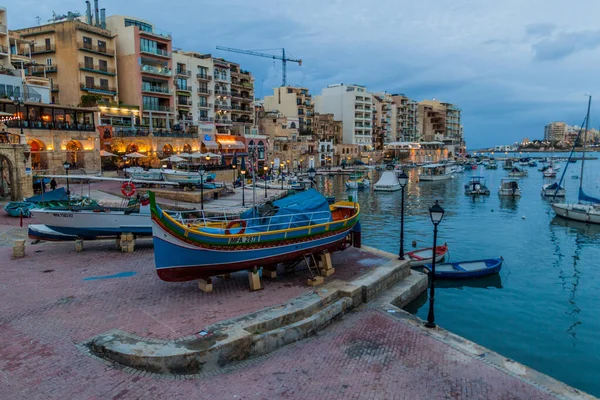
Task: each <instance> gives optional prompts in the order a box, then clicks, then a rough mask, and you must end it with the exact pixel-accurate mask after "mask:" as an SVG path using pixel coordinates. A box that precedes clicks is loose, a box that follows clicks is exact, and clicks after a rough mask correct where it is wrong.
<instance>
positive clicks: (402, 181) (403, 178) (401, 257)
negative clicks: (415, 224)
mask: <svg viewBox="0 0 600 400" xmlns="http://www.w3.org/2000/svg"><path fill="white" fill-rule="evenodd" d="M398 183H399V184H400V189H402V195H401V197H402V200H401V203H400V204H401V205H400V253H399V254H398V260H404V187H406V185H407V184H408V175H406V172H404V171H402V173H401V174H400V176H399V177H398ZM434 252H435V250H434Z"/></svg>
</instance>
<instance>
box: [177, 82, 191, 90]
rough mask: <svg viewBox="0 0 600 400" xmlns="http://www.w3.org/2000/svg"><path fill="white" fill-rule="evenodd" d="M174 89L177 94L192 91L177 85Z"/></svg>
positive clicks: (187, 87)
mask: <svg viewBox="0 0 600 400" xmlns="http://www.w3.org/2000/svg"><path fill="white" fill-rule="evenodd" d="M175 89H177V91H179V92H191V91H192V87H191V86H179V85H177V84H176V85H175Z"/></svg>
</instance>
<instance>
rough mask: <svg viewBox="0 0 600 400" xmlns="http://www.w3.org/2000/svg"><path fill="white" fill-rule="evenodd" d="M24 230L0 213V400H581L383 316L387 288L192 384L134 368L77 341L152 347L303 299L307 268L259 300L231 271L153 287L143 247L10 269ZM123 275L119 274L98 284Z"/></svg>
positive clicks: (407, 319)
mask: <svg viewBox="0 0 600 400" xmlns="http://www.w3.org/2000/svg"><path fill="white" fill-rule="evenodd" d="M27 222H34V221H32V220H27ZM24 229H25V228H20V227H19V226H18V219H17V218H9V217H6V216H4V215H2V216H0V238H2V241H1V242H0V259H1V260H2V263H1V265H2V268H1V271H0V273H1V274H2V281H1V282H0V288H1V290H2V294H3V296H2V298H3V302H2V304H0V333H1V334H0V398H3V399H28V400H29V399H59V398H69V399H164V398H198V399H205V398H206V399H209V398H215V399H234V398H238V399H250V398H252V399H278V398H289V399H296V398H301V399H346V398H359V399H362V398H368V399H438V398H440V399H444V398H480V399H506V398H511V399H552V398H588V397H587V396H585V395H584V394H581V393H579V392H577V391H575V390H574V389H572V388H569V387H567V386H566V385H563V384H561V383H559V382H557V381H555V380H553V379H551V378H549V377H546V376H544V375H542V374H538V373H535V372H534V371H531V370H528V369H527V368H525V367H523V366H520V365H519V364H516V363H512V362H506V360H505V359H504V358H502V357H499V356H495V355H494V353H492V352H489V351H486V350H485V349H483V350H482V348H479V347H477V346H476V345H474V344H472V343H470V342H468V341H465V340H462V339H460V338H456V337H454V336H453V335H451V334H449V333H448V332H445V331H443V330H436V332H434V333H432V332H431V331H428V330H426V329H425V328H423V327H422V326H421V324H420V323H417V322H416V320H415V319H414V318H413V317H411V316H409V315H408V314H406V313H404V312H402V311H401V310H400V309H396V308H395V307H393V306H391V305H390V304H389V301H390V299H391V298H392V297H393V296H392V297H389V294H387V295H386V293H387V292H386V293H384V294H383V295H382V296H380V297H378V298H375V299H374V300H373V301H371V302H370V303H368V304H367V305H364V306H361V307H359V308H357V309H355V311H353V312H351V313H349V314H346V315H345V316H344V317H343V319H341V320H338V321H335V322H333V323H332V324H331V325H330V326H328V327H327V328H325V329H324V330H323V331H320V332H319V333H318V334H317V335H316V336H314V337H311V338H309V339H306V340H304V341H301V342H297V343H295V344H292V345H288V346H286V347H283V348H281V349H279V350H277V351H275V352H273V353H270V354H267V355H265V356H261V357H259V358H255V359H250V360H246V361H243V362H241V363H239V364H237V365H232V366H229V367H224V368H223V369H222V370H218V371H215V372H211V373H210V374H206V375H203V376H202V377H199V378H192V379H182V377H180V376H172V375H169V376H165V375H160V376H159V375H154V374H150V373H148V372H142V371H135V372H131V371H130V370H129V369H127V368H126V369H124V368H122V367H119V366H116V365H111V364H107V363H105V362H102V361H99V360H98V359H96V358H92V357H90V356H89V355H87V354H85V353H84V352H82V351H81V350H80V349H78V345H80V344H81V343H82V342H85V341H86V340H89V339H90V338H91V337H93V336H94V335H98V334H100V333H104V332H106V331H108V330H110V329H114V328H117V329H122V330H124V331H127V332H132V333H135V334H139V335H143V336H146V337H154V338H162V339H172V338H177V337H181V336H183V335H189V334H191V333H194V332H197V331H199V330H200V329H202V328H203V327H205V326H206V325H207V324H210V323H214V322H216V321H220V320H223V319H226V318H232V317H235V316H240V315H244V314H247V313H249V312H253V311H255V310H258V309H261V308H263V307H268V306H272V305H276V304H279V303H280V302H282V301H284V300H286V299H290V298H293V297H295V296H300V295H302V294H306V293H310V292H311V291H313V290H314V289H312V288H309V287H307V286H306V284H305V283H306V271H305V272H304V274H303V273H298V275H290V276H289V277H288V276H284V277H282V278H281V279H278V280H277V281H274V282H266V283H265V285H264V290H261V291H258V292H249V291H248V287H247V277H246V275H245V274H243V273H242V274H233V275H232V277H231V279H229V280H219V281H217V282H215V289H214V292H213V293H203V292H200V291H199V290H198V289H197V287H196V285H195V283H194V282H188V283H181V284H169V283H166V282H161V281H160V280H159V279H158V278H157V277H156V275H155V272H154V269H153V253H152V247H151V242H150V241H149V240H140V242H139V244H138V246H137V249H136V252H135V253H121V252H117V251H115V250H114V249H113V243H112V242H96V243H94V244H93V245H90V246H88V247H86V249H85V250H84V251H83V252H81V253H75V252H74V249H73V244H72V243H40V244H37V245H30V244H29V243H28V244H27V248H26V253H27V255H26V257H25V258H22V259H15V260H13V259H11V250H12V249H11V248H10V244H11V241H12V239H14V238H16V237H19V236H23V235H24ZM345 253H346V252H344V253H340V254H342V255H343V254H345ZM384 261H385V260H384V259H381V258H380V257H379V256H372V257H370V258H369V261H368V262H365V263H364V265H363V266H361V267H360V268H358V269H353V270H345V269H344V266H343V265H339V266H336V268H337V272H336V277H337V278H345V279H351V278H353V277H355V276H358V275H360V274H362V273H363V272H364V271H365V270H368V269H369V268H374V267H376V265H377V263H382V262H384ZM119 272H121V273H123V272H127V273H128V274H123V275H121V277H113V278H106V277H107V276H111V275H114V274H115V273H119ZM386 296H387V297H386ZM390 311H393V312H390ZM453 338H454V339H453Z"/></svg>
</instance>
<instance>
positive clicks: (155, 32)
mask: <svg viewBox="0 0 600 400" xmlns="http://www.w3.org/2000/svg"><path fill="white" fill-rule="evenodd" d="M140 35H147V36H152V37H155V38H159V39H167V40H170V39H171V32H167V31H163V30H161V29H156V28H153V29H152V31H151V32H149V31H145V30H141V29H140Z"/></svg>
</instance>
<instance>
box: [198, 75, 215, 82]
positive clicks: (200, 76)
mask: <svg viewBox="0 0 600 400" xmlns="http://www.w3.org/2000/svg"><path fill="white" fill-rule="evenodd" d="M196 78H197V79H203V80H205V81H210V80H211V79H212V76H210V75H208V74H196Z"/></svg>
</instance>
